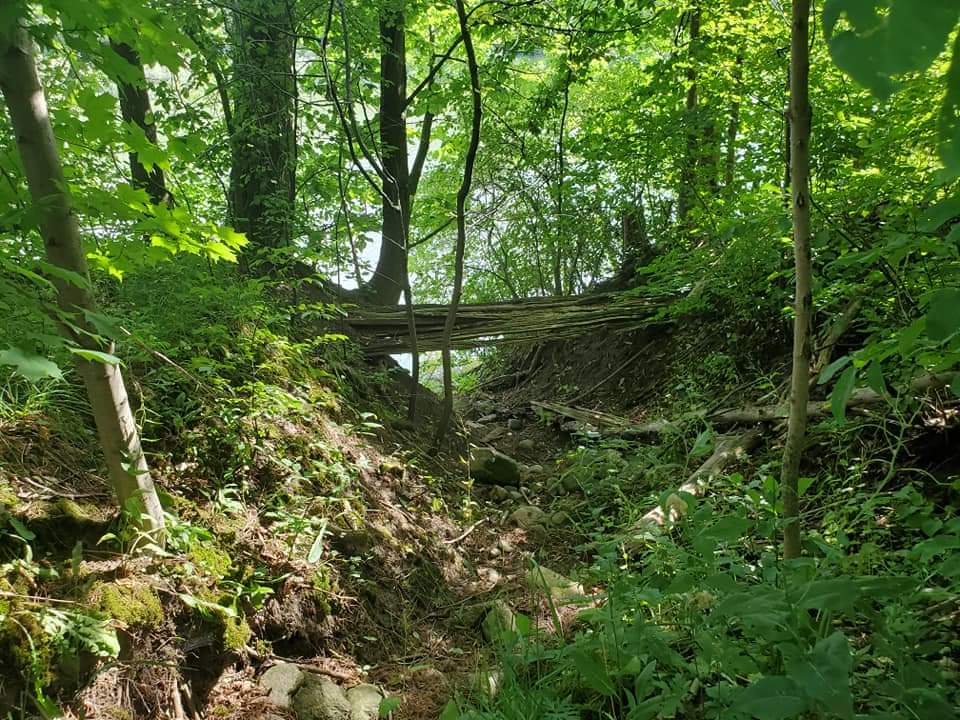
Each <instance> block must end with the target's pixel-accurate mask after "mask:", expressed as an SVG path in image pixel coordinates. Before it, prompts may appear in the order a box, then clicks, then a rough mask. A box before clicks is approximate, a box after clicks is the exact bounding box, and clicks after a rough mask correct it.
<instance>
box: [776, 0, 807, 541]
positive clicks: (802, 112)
mask: <svg viewBox="0 0 960 720" xmlns="http://www.w3.org/2000/svg"><path fill="white" fill-rule="evenodd" d="M809 22H810V0H793V18H792V31H791V36H790V114H789V115H790V117H789V123H790V159H791V161H790V186H791V189H792V207H793V246H794V258H795V259H794V263H795V266H796V276H797V278H796V297H795V311H794V312H795V317H794V321H793V375H792V380H791V387H790V418H789V420H788V425H787V440H786V442H785V444H784V450H783V467H782V469H781V472H780V489H781V493H782V498H783V515H784V518H785V519H786V522H787V524H786V526H785V527H784V531H783V557H784V558H785V559H791V558H796V557H799V556H800V520H799V517H798V516H799V498H798V493H797V482H798V478H799V476H800V459H801V457H802V455H803V443H804V438H805V435H806V429H807V398H808V397H809V390H810V356H811V349H810V345H811V343H810V337H811V328H810V324H811V319H812V317H813V298H812V295H811V282H812V277H811V276H812V270H811V267H810V120H811V111H810V94H809V93H810V87H809V75H810V48H809V44H808V43H809Z"/></svg>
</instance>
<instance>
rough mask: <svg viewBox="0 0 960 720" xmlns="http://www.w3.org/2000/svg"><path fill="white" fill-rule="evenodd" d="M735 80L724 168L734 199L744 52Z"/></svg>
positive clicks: (726, 185)
mask: <svg viewBox="0 0 960 720" xmlns="http://www.w3.org/2000/svg"><path fill="white" fill-rule="evenodd" d="M734 63H735V64H734V70H733V80H734V82H735V83H736V89H735V90H734V93H735V94H734V99H733V101H732V102H731V103H730V119H729V120H728V121H727V146H726V148H725V149H726V158H725V160H724V170H723V189H724V192H725V193H726V195H727V197H728V198H729V199H733V194H734V192H735V190H736V187H735V186H734V184H733V183H734V177H735V174H734V172H735V170H736V167H737V135H738V134H739V132H740V92H741V90H742V85H743V53H742V52H738V53H737V58H736V60H735V61H734Z"/></svg>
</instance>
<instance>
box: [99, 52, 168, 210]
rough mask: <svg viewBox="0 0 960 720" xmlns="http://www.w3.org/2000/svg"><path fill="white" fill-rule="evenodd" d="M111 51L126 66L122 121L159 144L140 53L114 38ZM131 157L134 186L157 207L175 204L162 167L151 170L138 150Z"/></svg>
mask: <svg viewBox="0 0 960 720" xmlns="http://www.w3.org/2000/svg"><path fill="white" fill-rule="evenodd" d="M110 48H111V49H112V50H113V51H114V52H115V53H116V54H117V55H119V56H120V57H121V58H122V59H123V60H124V61H125V63H126V66H125V70H126V74H125V76H123V77H118V78H117V95H118V97H119V98H120V112H121V114H122V117H123V120H124V122H126V123H128V124H129V125H130V128H129V132H138V131H139V132H141V133H143V138H142V140H145V141H146V142H148V143H150V144H151V145H156V144H157V125H156V123H155V122H154V121H153V111H152V109H151V107H150V94H149V92H148V91H147V78H146V74H145V73H144V70H143V62H142V61H141V60H140V54H139V53H138V52H137V51H136V50H135V49H134V48H133V47H131V46H130V45H128V44H127V43H125V42H119V41H117V40H114V39H113V38H111V39H110ZM129 157H130V175H131V177H132V178H133V186H134V187H137V188H141V189H143V190H146V191H147V195H149V196H150V200H151V202H153V203H155V204H157V205H159V204H161V203H163V204H165V205H172V204H173V195H172V194H171V193H170V192H169V191H168V190H167V183H166V180H165V178H164V176H163V169H162V168H161V167H160V166H159V165H153V167H151V168H150V169H149V170H148V169H147V168H146V167H145V166H144V164H143V163H142V162H141V161H140V157H139V154H138V153H137V152H136V151H135V150H131V151H130V153H129Z"/></svg>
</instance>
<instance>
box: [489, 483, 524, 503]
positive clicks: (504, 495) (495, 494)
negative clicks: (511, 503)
mask: <svg viewBox="0 0 960 720" xmlns="http://www.w3.org/2000/svg"><path fill="white" fill-rule="evenodd" d="M513 492H516V493H517V494H518V495H519V494H520V493H518V492H517V491H516V490H514V491H513ZM490 499H491V500H509V499H510V490H508V489H507V488H505V487H503V486H502V485H494V486H493V487H492V488H490Z"/></svg>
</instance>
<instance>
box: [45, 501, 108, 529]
mask: <svg viewBox="0 0 960 720" xmlns="http://www.w3.org/2000/svg"><path fill="white" fill-rule="evenodd" d="M56 509H57V511H58V513H59V514H60V515H61V516H62V517H64V518H67V519H69V520H72V521H73V522H75V523H78V524H81V525H83V524H87V523H91V522H101V521H102V520H103V510H102V509H101V508H100V507H99V506H97V505H91V504H89V503H87V504H83V505H81V504H80V503H78V502H77V501H76V500H70V499H68V498H60V499H59V500H57V503H56Z"/></svg>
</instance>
